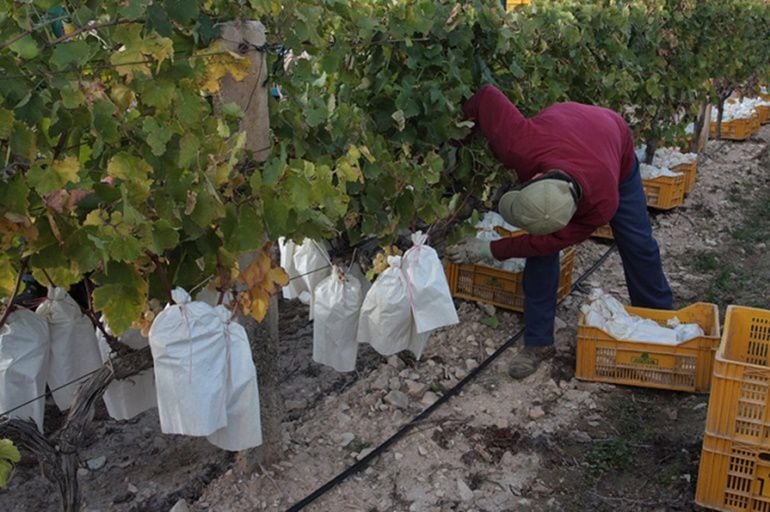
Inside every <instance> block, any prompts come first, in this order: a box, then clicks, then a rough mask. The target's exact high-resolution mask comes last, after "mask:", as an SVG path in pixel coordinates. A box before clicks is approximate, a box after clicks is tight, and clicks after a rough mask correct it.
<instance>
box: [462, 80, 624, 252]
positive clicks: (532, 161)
mask: <svg viewBox="0 0 770 512" xmlns="http://www.w3.org/2000/svg"><path fill="white" fill-rule="evenodd" d="M463 113H464V114H465V116H466V118H468V119H471V120H473V121H475V123H476V126H475V128H474V129H476V130H478V131H480V132H481V133H482V134H483V135H484V137H486V138H487V140H488V141H489V145H490V147H491V148H492V151H493V152H494V154H495V156H496V157H497V158H498V160H500V161H501V162H502V164H503V165H504V166H505V167H507V168H508V169H512V170H514V171H515V172H516V175H517V176H518V178H519V181H521V182H524V181H528V180H530V179H532V178H533V177H534V176H535V175H536V174H539V173H541V172H545V171H548V170H551V169H560V170H562V171H564V172H565V173H567V174H569V175H570V176H571V177H572V179H574V180H575V181H576V182H577V183H578V184H579V185H580V187H581V188H582V191H583V196H582V198H581V199H580V201H579V202H578V205H577V211H576V212H575V215H574V216H573V217H572V220H571V221H570V223H569V224H568V225H567V226H565V227H564V228H563V229H561V230H560V231H557V232H555V233H551V234H548V235H523V236H519V237H516V238H505V239H502V240H498V241H495V242H492V244H491V249H492V254H493V255H494V257H495V258H497V259H499V260H504V259H508V258H525V257H529V256H542V255H546V254H553V253H556V252H558V251H560V250H562V249H564V248H565V247H568V246H570V245H574V244H577V243H579V242H582V241H583V240H585V239H586V238H588V237H589V236H591V234H592V233H593V232H594V230H595V229H596V228H598V227H599V226H603V225H604V224H607V223H608V222H609V221H610V219H612V217H613V216H614V215H615V211H616V210H617V209H618V198H619V193H618V185H619V183H620V182H622V181H623V180H625V179H626V177H628V175H629V174H630V172H631V168H632V165H633V164H634V158H635V154H634V141H633V136H632V135H631V130H630V129H629V127H628V125H627V124H626V122H625V121H624V120H623V118H622V117H621V116H620V115H618V114H617V113H616V112H613V111H612V110H609V109H606V108H603V107H595V106H591V105H583V104H580V103H573V102H568V103H556V104H554V105H551V106H550V107H547V108H545V109H543V110H541V111H540V112H539V113H538V114H537V115H536V116H534V117H531V118H529V119H527V118H525V117H524V116H523V115H522V114H521V112H519V109H517V108H516V106H515V105H513V103H511V102H510V100H509V99H508V98H507V97H506V96H505V95H504V94H503V93H502V92H500V90H499V89H497V88H496V87H493V86H491V85H485V86H484V87H482V88H481V89H479V90H478V91H477V92H476V94H474V95H473V96H472V97H471V98H470V99H469V100H468V101H467V102H466V103H465V104H464V105H463Z"/></svg>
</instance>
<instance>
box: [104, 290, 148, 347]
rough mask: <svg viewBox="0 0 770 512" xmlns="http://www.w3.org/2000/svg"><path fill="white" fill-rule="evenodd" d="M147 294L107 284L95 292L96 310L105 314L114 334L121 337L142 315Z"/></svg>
mask: <svg viewBox="0 0 770 512" xmlns="http://www.w3.org/2000/svg"><path fill="white" fill-rule="evenodd" d="M143 288H146V284H145V285H144V287H143ZM145 293H146V292H145ZM145 293H142V292H139V291H137V290H136V289H135V288H133V287H130V286H126V285H122V284H106V285H103V286H100V287H98V288H96V289H95V290H94V292H93V302H94V309H96V310H97V311H101V312H102V313H104V317H105V318H106V319H107V324H109V326H110V329H111V330H112V332H114V333H115V334H117V335H119V334H122V333H123V332H125V331H127V330H128V329H129V328H130V327H131V324H132V323H133V322H134V321H136V320H137V319H138V318H139V317H140V315H141V314H142V310H143V309H144V302H145Z"/></svg>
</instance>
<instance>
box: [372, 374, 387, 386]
mask: <svg viewBox="0 0 770 512" xmlns="http://www.w3.org/2000/svg"><path fill="white" fill-rule="evenodd" d="M389 381H390V379H389V377H388V374H387V373H381V374H380V375H378V376H377V378H376V379H374V382H372V389H388V384H389Z"/></svg>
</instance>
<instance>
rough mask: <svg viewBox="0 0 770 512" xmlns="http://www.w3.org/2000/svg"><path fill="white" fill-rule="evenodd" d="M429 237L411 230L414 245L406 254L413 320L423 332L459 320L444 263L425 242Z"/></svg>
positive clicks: (452, 323) (418, 330) (405, 268)
mask: <svg viewBox="0 0 770 512" xmlns="http://www.w3.org/2000/svg"><path fill="white" fill-rule="evenodd" d="M427 240H428V235H424V234H422V232H420V231H418V232H416V233H412V243H413V244H414V246H413V247H411V248H410V249H409V250H408V251H406V253H405V254H404V258H403V267H404V272H405V273H406V278H407V285H408V286H409V292H410V294H411V304H412V313H413V315H414V322H415V325H416V327H417V332H418V333H420V334H422V333H426V332H430V331H432V330H434V329H438V328H439V327H446V326H447V325H454V324H456V323H459V321H460V320H459V319H458V318H457V310H456V309H455V303H454V301H453V300H452V293H451V292H450V291H449V283H447V280H446V274H445V273H444V266H443V265H442V264H441V260H439V257H438V254H436V251H435V250H434V249H433V248H432V247H430V246H429V245H427V244H426V243H425V242H426V241H427Z"/></svg>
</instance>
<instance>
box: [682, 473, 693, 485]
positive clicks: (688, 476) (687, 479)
mask: <svg viewBox="0 0 770 512" xmlns="http://www.w3.org/2000/svg"><path fill="white" fill-rule="evenodd" d="M681 478H682V480H684V481H685V482H687V483H688V484H689V483H690V480H692V476H690V474H689V473H685V474H684V475H682V477H681Z"/></svg>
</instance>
